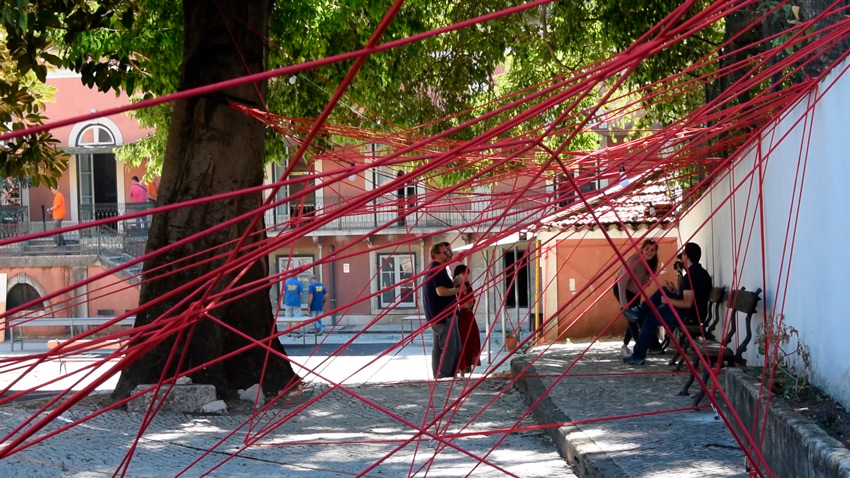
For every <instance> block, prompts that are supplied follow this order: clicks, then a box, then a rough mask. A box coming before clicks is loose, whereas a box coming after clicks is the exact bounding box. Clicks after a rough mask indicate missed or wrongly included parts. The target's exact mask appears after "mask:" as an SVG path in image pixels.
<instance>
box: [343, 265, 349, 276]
mask: <svg viewBox="0 0 850 478" xmlns="http://www.w3.org/2000/svg"><path fill="white" fill-rule="evenodd" d="M342 272H343V273H344V274H348V273H349V272H351V266H349V265H348V264H343V265H342Z"/></svg>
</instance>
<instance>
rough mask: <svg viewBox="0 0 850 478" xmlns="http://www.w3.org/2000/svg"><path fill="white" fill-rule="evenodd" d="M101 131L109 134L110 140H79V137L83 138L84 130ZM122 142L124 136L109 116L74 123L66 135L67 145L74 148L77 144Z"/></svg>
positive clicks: (101, 144) (91, 144) (105, 144)
mask: <svg viewBox="0 0 850 478" xmlns="http://www.w3.org/2000/svg"><path fill="white" fill-rule="evenodd" d="M89 130H91V131H101V132H103V133H107V134H108V135H109V136H111V137H112V138H111V140H112V141H111V142H109V143H106V142H95V143H88V142H85V141H84V142H82V143H81V142H80V139H81V138H83V133H85V132H86V131H89ZM100 140H102V138H100V137H98V141H100ZM122 144H124V136H123V135H122V134H121V130H120V129H119V128H118V125H116V124H115V122H114V121H112V120H110V119H109V118H98V119H95V120H89V121H82V122H80V123H77V124H75V125H74V127H73V128H71V133H70V134H69V135H68V147H70V148H75V147H78V146H107V145H109V146H111V145H115V146H120V145H122Z"/></svg>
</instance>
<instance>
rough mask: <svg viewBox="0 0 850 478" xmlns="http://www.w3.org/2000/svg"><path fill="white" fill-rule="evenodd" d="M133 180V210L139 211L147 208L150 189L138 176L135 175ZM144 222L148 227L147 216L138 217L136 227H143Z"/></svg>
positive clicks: (131, 188) (131, 187) (131, 195)
mask: <svg viewBox="0 0 850 478" xmlns="http://www.w3.org/2000/svg"><path fill="white" fill-rule="evenodd" d="M131 180H132V181H133V185H132V186H130V199H131V200H132V201H133V212H139V211H141V210H143V209H145V205H146V203H147V201H148V190H147V188H145V187H144V186H143V185H142V183H140V182H139V177H138V176H133V177H132V178H131ZM143 222H144V226H145V227H147V222H148V221H147V218H144V219H143V218H141V217H137V218H136V228H137V229H139V228H141V227H142V223H143Z"/></svg>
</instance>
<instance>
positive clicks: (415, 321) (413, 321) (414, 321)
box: [401, 315, 425, 338]
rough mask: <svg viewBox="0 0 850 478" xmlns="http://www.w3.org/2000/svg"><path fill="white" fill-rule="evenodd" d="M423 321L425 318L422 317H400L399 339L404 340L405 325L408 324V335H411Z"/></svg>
mask: <svg viewBox="0 0 850 478" xmlns="http://www.w3.org/2000/svg"><path fill="white" fill-rule="evenodd" d="M424 320H425V316H423V315H408V316H407V317H402V318H401V338H404V333H405V330H407V327H405V324H410V333H411V334H412V333H413V331H414V330H416V329H418V328H420V327H422V324H423V323H424Z"/></svg>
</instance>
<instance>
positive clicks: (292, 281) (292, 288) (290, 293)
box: [283, 277, 304, 319]
mask: <svg viewBox="0 0 850 478" xmlns="http://www.w3.org/2000/svg"><path fill="white" fill-rule="evenodd" d="M302 292H304V287H302V286H301V281H299V280H298V278H297V277H290V278H289V279H286V281H284V283H283V316H284V317H286V318H292V319H294V318H295V317H301V293H302Z"/></svg>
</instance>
